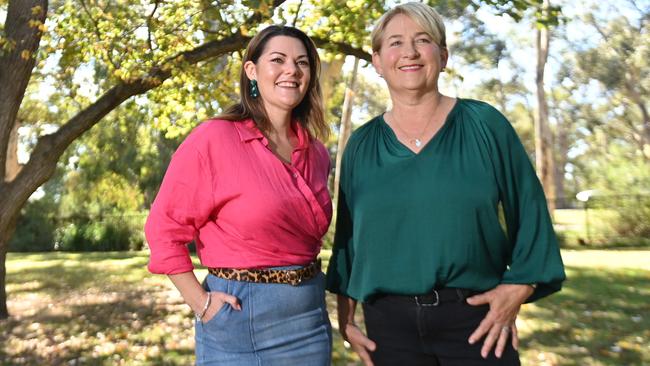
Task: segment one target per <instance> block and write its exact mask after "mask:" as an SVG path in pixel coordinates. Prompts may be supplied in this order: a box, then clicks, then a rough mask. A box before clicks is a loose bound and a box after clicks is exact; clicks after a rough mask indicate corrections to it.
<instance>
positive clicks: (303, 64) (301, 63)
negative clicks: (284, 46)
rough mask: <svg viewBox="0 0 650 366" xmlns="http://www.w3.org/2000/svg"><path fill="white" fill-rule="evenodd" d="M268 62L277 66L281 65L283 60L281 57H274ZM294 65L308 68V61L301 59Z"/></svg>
mask: <svg viewBox="0 0 650 366" xmlns="http://www.w3.org/2000/svg"><path fill="white" fill-rule="evenodd" d="M270 61H271V63H274V64H278V65H282V64H283V63H284V62H285V60H284V58H282V57H274V58H272V59H271V60H270ZM296 65H298V66H300V67H309V61H307V60H306V59H302V58H301V59H300V60H298V61H296Z"/></svg>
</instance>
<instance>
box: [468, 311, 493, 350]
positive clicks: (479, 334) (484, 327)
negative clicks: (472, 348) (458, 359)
mask: <svg viewBox="0 0 650 366" xmlns="http://www.w3.org/2000/svg"><path fill="white" fill-rule="evenodd" d="M488 315H489V313H488ZM492 325H493V322H492V321H491V320H490V318H489V316H486V317H485V318H484V319H483V320H481V323H480V324H479V325H478V328H476V330H475V331H474V332H473V333H472V334H471V335H470V336H469V340H468V341H469V344H474V343H476V342H477V341H478V340H479V339H481V338H483V337H484V336H485V335H486V334H487V333H488V332H489V331H490V329H491V328H492Z"/></svg>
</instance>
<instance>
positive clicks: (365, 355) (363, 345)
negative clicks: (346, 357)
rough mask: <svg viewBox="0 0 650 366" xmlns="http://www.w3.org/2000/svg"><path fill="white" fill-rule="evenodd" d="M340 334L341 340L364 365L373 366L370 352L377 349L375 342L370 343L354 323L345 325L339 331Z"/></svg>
mask: <svg viewBox="0 0 650 366" xmlns="http://www.w3.org/2000/svg"><path fill="white" fill-rule="evenodd" d="M341 334H342V335H343V339H345V340H346V341H348V343H350V346H351V347H352V350H353V351H354V352H356V353H357V354H358V355H359V358H361V361H363V363H364V365H366V366H373V363H372V360H371V359H370V352H374V351H375V349H377V345H376V344H375V342H373V341H371V340H370V338H368V337H367V336H366V335H365V334H364V333H363V332H362V331H361V329H359V327H357V325H356V324H354V323H346V324H345V326H344V329H341Z"/></svg>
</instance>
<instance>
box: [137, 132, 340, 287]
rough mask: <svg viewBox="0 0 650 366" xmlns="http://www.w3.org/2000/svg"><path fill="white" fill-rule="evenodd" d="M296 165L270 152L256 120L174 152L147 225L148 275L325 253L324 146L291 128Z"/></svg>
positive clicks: (280, 262)
mask: <svg viewBox="0 0 650 366" xmlns="http://www.w3.org/2000/svg"><path fill="white" fill-rule="evenodd" d="M292 126H293V129H294V131H295V132H296V135H297V137H298V146H296V148H295V149H294V150H293V152H292V154H291V164H288V163H285V162H283V161H281V160H280V159H279V158H278V157H277V156H275V154H273V152H271V150H269V148H268V140H267V139H266V137H264V135H262V133H261V132H260V130H259V129H258V128H257V126H256V125H255V123H254V122H253V121H252V120H245V121H237V122H232V121H224V120H210V121H207V122H204V123H202V124H201V125H200V126H198V127H197V128H195V129H194V130H193V131H192V133H190V135H189V136H188V137H187V139H185V141H184V142H183V143H182V144H181V146H180V147H179V148H178V150H177V151H176V152H175V153H174V156H173V157H172V161H171V162H170V163H169V167H168V168H167V172H166V173H165V177H164V179H163V182H162V184H161V186H160V191H159V192H158V195H157V196H156V199H155V200H154V202H153V204H152V205H151V211H150V212H149V217H148V218H147V222H146V224H145V228H144V230H145V234H146V237H147V242H148V243H149V248H150V250H151V257H150V260H149V271H151V272H153V273H164V274H175V273H182V272H189V271H191V270H193V268H194V266H193V265H192V262H191V260H190V256H189V251H188V249H187V245H186V244H188V243H189V242H190V241H192V240H195V241H196V249H197V253H198V256H199V258H200V260H201V263H202V264H203V265H204V266H206V267H222V268H264V267H273V266H285V265H295V264H298V265H304V264H307V263H309V262H310V261H312V260H313V259H314V258H315V257H316V256H317V255H318V252H319V251H320V247H321V238H322V237H323V235H324V234H325V233H326V231H327V228H328V226H329V224H330V220H331V218H332V203H331V200H330V196H329V192H328V190H327V178H328V175H329V170H330V159H329V154H328V152H327V149H326V148H325V146H323V144H322V143H320V142H318V141H317V140H315V139H312V138H310V137H309V135H308V133H307V131H306V130H305V129H303V128H302V127H300V125H299V124H298V123H294V124H293V125H292Z"/></svg>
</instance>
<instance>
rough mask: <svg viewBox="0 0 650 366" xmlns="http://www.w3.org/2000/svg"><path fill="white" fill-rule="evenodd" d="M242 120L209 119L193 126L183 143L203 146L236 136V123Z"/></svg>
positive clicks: (219, 142)
mask: <svg viewBox="0 0 650 366" xmlns="http://www.w3.org/2000/svg"><path fill="white" fill-rule="evenodd" d="M238 123H242V121H227V120H222V119H209V120H206V121H203V122H201V123H200V124H199V125H198V126H196V127H194V129H192V131H191V132H190V133H189V135H187V137H186V138H185V140H184V141H183V145H187V144H190V145H192V146H196V147H205V146H209V145H214V144H221V143H223V142H224V141H227V140H230V139H232V138H234V137H237V138H238V136H239V135H238V133H237V127H236V124H238Z"/></svg>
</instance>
